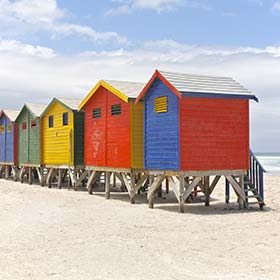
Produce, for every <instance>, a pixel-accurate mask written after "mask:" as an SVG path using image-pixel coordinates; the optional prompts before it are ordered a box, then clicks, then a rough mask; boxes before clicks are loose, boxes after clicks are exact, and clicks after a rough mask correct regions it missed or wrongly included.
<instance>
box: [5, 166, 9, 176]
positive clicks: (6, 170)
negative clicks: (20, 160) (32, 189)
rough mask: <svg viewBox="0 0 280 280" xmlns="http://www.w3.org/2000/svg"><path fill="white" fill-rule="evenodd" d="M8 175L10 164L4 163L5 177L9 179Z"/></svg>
mask: <svg viewBox="0 0 280 280" xmlns="http://www.w3.org/2000/svg"><path fill="white" fill-rule="evenodd" d="M9 175H10V166H9V165H6V166H5V179H6V180H9Z"/></svg>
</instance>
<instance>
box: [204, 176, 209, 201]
mask: <svg viewBox="0 0 280 280" xmlns="http://www.w3.org/2000/svg"><path fill="white" fill-rule="evenodd" d="M204 194H205V206H209V205H210V177H209V176H206V177H204Z"/></svg>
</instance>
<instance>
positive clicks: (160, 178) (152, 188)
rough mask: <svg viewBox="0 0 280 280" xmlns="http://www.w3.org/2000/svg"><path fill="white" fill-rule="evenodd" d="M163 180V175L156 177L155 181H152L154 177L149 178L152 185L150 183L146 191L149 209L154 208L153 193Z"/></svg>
mask: <svg viewBox="0 0 280 280" xmlns="http://www.w3.org/2000/svg"><path fill="white" fill-rule="evenodd" d="M164 179H165V175H158V176H157V177H156V179H155V180H154V176H153V177H152V178H151V177H150V182H152V183H150V188H149V191H148V201H149V208H153V207H154V193H155V191H156V190H157V188H158V187H159V186H160V184H161V183H162V182H163V180H164Z"/></svg>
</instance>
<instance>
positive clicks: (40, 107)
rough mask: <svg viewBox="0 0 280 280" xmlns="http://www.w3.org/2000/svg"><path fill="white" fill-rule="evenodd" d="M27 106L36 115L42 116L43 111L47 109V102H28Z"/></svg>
mask: <svg viewBox="0 0 280 280" xmlns="http://www.w3.org/2000/svg"><path fill="white" fill-rule="evenodd" d="M25 106H26V107H27V108H28V109H29V110H30V111H31V112H32V113H33V114H34V116H36V117H40V115H41V114H42V112H43V111H44V110H45V108H46V106H47V105H45V104H35V103H26V104H25Z"/></svg>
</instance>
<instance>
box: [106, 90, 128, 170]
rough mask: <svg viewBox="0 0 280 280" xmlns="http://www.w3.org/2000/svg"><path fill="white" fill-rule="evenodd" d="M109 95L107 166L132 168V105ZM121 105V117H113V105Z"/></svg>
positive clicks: (111, 94)
mask: <svg viewBox="0 0 280 280" xmlns="http://www.w3.org/2000/svg"><path fill="white" fill-rule="evenodd" d="M106 94H107V166H110V167H124V168H130V104H129V103H127V102H124V101H123V100H121V99H120V98H118V97H117V96H116V95H114V94H113V93H111V92H109V91H106ZM117 104H120V105H121V114H120V115H113V116H112V115H111V106H112V105H117Z"/></svg>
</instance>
